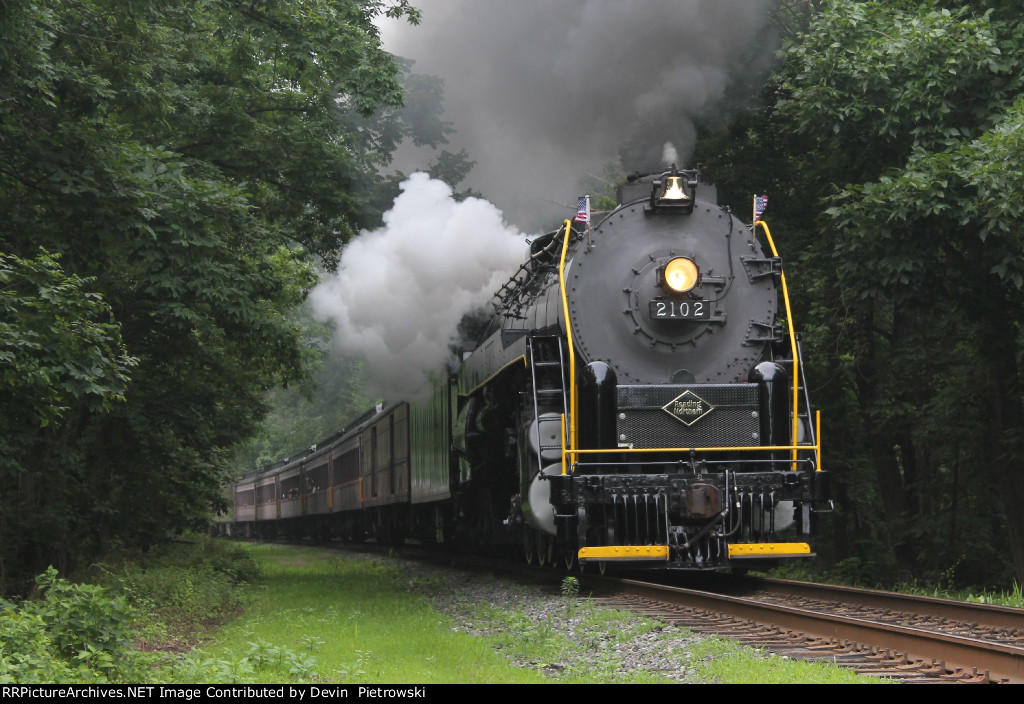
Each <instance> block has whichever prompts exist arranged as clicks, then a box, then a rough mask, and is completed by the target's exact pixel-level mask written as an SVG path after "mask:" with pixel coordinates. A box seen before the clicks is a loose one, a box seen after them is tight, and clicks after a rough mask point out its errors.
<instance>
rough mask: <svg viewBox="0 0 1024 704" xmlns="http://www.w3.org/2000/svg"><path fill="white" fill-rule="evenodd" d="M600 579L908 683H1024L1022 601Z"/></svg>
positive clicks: (620, 601) (666, 616) (766, 644)
mask: <svg viewBox="0 0 1024 704" xmlns="http://www.w3.org/2000/svg"><path fill="white" fill-rule="evenodd" d="M600 582H601V583H602V587H603V588H606V589H607V588H609V587H611V586H612V584H615V585H617V588H618V589H619V591H618V593H617V594H615V595H612V596H607V597H600V598H599V600H600V601H601V602H603V603H606V604H608V605H610V606H614V607H616V608H621V609H629V610H633V611H639V612H642V613H645V614H648V615H650V616H652V617H656V618H659V619H661V620H664V621H667V622H672V623H674V624H676V625H679V626H684V627H687V628H690V629H692V630H694V631H697V632H701V633H714V634H716V635H719V636H722V637H724V638H730V639H733V640H737V641H739V642H741V643H744V644H747V645H751V646H754V647H761V648H765V649H768V650H771V651H773V652H775V653H777V654H780V655H786V656H788V657H792V658H799V659H804V660H827V661H829V662H834V663H836V664H838V665H843V666H847V667H852V668H855V669H856V670H857V671H858V672H861V673H863V674H869V675H877V676H884V677H890V678H895V679H899V680H901V681H904V682H915V683H918V682H919V683H937V682H944V683H990V682H996V683H1003V682H1005V683H1021V682H1024V610H1021V609H1010V608H1006V607H998V606H992V605H986V604H967V603H963V602H955V601H949V600H945V599H934V598H929V597H914V596H908V595H903V594H892V593H889V592H878V591H870V590H863V589H853V588H849V587H830V586H827V585H816V584H807V583H801V582H785V581H780V580H749V579H745V580H741V581H732V582H728V581H725V582H722V583H723V584H725V585H727V589H725V591H728V592H730V593H719V592H717V591H706V590H702V589H689V588H682V587H674V586H667V585H658V584H652V583H649V582H641V581H637V580H631V579H620V580H603V579H602V580H600ZM595 586H596V585H595Z"/></svg>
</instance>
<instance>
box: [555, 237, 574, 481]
mask: <svg viewBox="0 0 1024 704" xmlns="http://www.w3.org/2000/svg"><path fill="white" fill-rule="evenodd" d="M562 224H563V225H565V236H564V237H563V238H562V256H561V258H560V259H559V260H558V286H559V288H560V289H561V290H562V291H561V293H562V316H563V317H564V318H565V339H566V346H567V347H568V352H569V452H570V453H571V452H574V451H575V449H576V430H577V425H576V418H577V416H576V350H575V349H574V348H573V344H572V323H571V322H570V320H569V297H568V295H567V294H566V292H565V257H566V254H567V253H568V251H569V239H570V235H571V234H572V222H571V221H569V220H565V222H563V223H562ZM562 443H563V452H562V474H565V447H564V443H565V427H564V421H563V427H562Z"/></svg>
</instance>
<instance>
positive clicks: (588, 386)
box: [231, 167, 827, 569]
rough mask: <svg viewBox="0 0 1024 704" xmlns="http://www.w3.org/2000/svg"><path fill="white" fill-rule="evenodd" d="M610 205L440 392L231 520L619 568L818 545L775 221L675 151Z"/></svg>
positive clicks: (802, 398)
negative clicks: (751, 210)
mask: <svg viewBox="0 0 1024 704" xmlns="http://www.w3.org/2000/svg"><path fill="white" fill-rule="evenodd" d="M587 215H589V213H588V214H587ZM595 215H596V217H594V218H593V222H590V221H589V220H590V218H588V217H583V218H581V219H582V220H585V221H584V222H575V221H570V220H566V221H565V222H564V223H563V224H562V225H561V226H560V227H558V228H557V229H555V230H553V231H551V232H549V233H547V234H545V235H543V236H540V237H538V238H536V239H534V240H533V241H532V242H531V245H530V257H529V259H528V260H527V261H526V262H525V263H524V264H523V265H522V266H521V267H520V268H519V270H518V271H517V272H515V273H514V274H513V275H512V277H511V278H510V279H509V281H508V283H507V284H506V285H505V286H504V287H502V289H501V290H500V291H498V292H497V294H496V295H495V298H494V301H493V305H492V306H491V309H490V310H489V311H487V312H486V313H485V314H481V315H476V316H472V317H468V318H467V319H465V320H464V321H463V326H462V330H461V338H462V340H463V342H462V343H460V345H459V347H458V349H456V350H454V351H455V353H456V361H455V362H454V363H453V364H452V365H451V366H450V367H449V368H448V369H447V370H446V371H445V373H444V374H441V375H439V377H438V379H437V383H436V384H435V387H434V392H433V396H432V398H431V399H430V400H429V401H427V402H422V403H406V402H396V403H391V404H388V405H383V404H382V405H381V406H379V407H378V408H375V409H372V410H371V411H370V412H368V413H367V414H365V415H364V416H363V417H361V418H360V419H358V420H357V421H356V422H355V423H353V424H352V425H351V426H350V427H349V428H347V429H345V430H343V431H341V432H339V433H337V434H336V435H335V436H333V437H332V438H329V439H328V440H327V441H324V442H322V443H319V444H318V445H317V446H314V447H313V448H310V450H309V451H308V452H304V453H301V454H300V455H299V456H297V457H294V458H291V459H289V460H286V461H283V462H280V463H277V464H276V465H274V466H272V467H269V468H265V469H263V470H260V471H258V472H255V473H253V474H252V475H250V476H248V477H246V478H243V480H242V481H241V482H239V483H238V484H236V485H235V515H234V522H233V524H232V527H231V530H232V531H243V532H245V533H253V532H256V533H266V532H268V531H270V532H277V531H279V530H281V528H285V529H286V530H290V531H291V532H298V533H302V532H306V533H310V532H316V533H319V534H321V535H336V536H341V537H344V538H348V539H357V540H358V539H365V538H375V539H377V540H379V541H382V542H389V543H394V542H401V541H403V540H405V539H406V538H415V539H418V540H420V541H422V542H425V543H445V544H449V545H453V546H456V547H459V548H462V549H466V550H475V551H486V552H494V551H505V552H515V553H517V554H520V555H521V556H522V557H524V558H525V559H526V560H527V561H530V562H533V561H536V562H540V563H553V562H555V561H558V562H564V564H565V565H567V566H573V565H575V564H580V565H588V564H594V565H597V566H599V567H600V568H605V567H607V566H609V565H629V566H636V567H651V568H686V569H722V568H746V567H751V566H762V565H769V564H774V563H777V562H778V561H779V560H782V559H786V558H804V557H809V556H811V555H812V551H811V548H810V545H809V543H807V542H805V541H806V536H807V535H809V534H810V532H811V529H812V525H813V520H812V519H813V516H814V513H815V510H816V507H817V506H820V503H821V502H823V501H827V482H826V476H827V475H826V473H825V472H824V471H822V468H821V464H820V442H819V431H818V423H817V421H816V419H815V418H814V417H812V415H811V412H810V403H809V399H808V398H807V395H806V392H805V389H806V384H805V383H804V382H803V373H802V372H803V365H802V363H801V360H800V345H799V340H798V337H797V335H796V333H795V331H794V328H793V320H792V314H791V311H790V308H789V300H788V292H787V290H786V284H785V276H784V274H783V270H782V262H781V259H780V257H779V256H778V253H777V252H776V251H775V246H774V244H773V243H772V241H771V235H770V232H769V230H768V228H767V226H766V225H765V224H764V223H763V222H756V223H755V224H754V225H753V226H750V227H748V226H746V225H744V224H743V223H742V222H741V221H740V220H739V219H737V218H736V217H735V216H733V215H732V214H731V213H730V212H729V211H728V210H727V209H724V208H722V207H719V206H718V205H717V203H716V202H715V196H714V189H713V187H710V186H706V185H703V184H701V183H700V179H699V173H698V172H697V171H696V170H677V169H676V168H675V167H673V168H672V169H671V170H669V171H666V172H665V173H662V174H658V175H649V176H646V177H640V178H636V179H634V180H633V181H632V182H631V183H630V184H629V185H627V186H624V187H623V188H621V189H620V193H619V203H618V206H617V207H616V208H614V209H613V210H611V211H608V212H604V213H597V214H595ZM766 246H767V249H766Z"/></svg>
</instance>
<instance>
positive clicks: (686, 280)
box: [665, 257, 700, 293]
mask: <svg viewBox="0 0 1024 704" xmlns="http://www.w3.org/2000/svg"><path fill="white" fill-rule="evenodd" d="M699 275H700V272H699V271H698V269H697V265H696V264H694V263H693V260H692V259H687V258H686V257H676V258H675V259H673V260H672V261H670V262H669V263H668V264H666V265H665V283H666V284H668V287H669V288H670V289H672V290H673V291H678V292H679V293H686V292H687V291H689V290H690V289H691V288H693V287H694V286H696V285H697V278H698V276H699Z"/></svg>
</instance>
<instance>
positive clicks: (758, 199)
mask: <svg viewBox="0 0 1024 704" xmlns="http://www.w3.org/2000/svg"><path fill="white" fill-rule="evenodd" d="M767 207H768V196H766V195H764V196H754V222H757V221H758V220H760V219H761V216H762V215H764V209H765V208H767Z"/></svg>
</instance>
